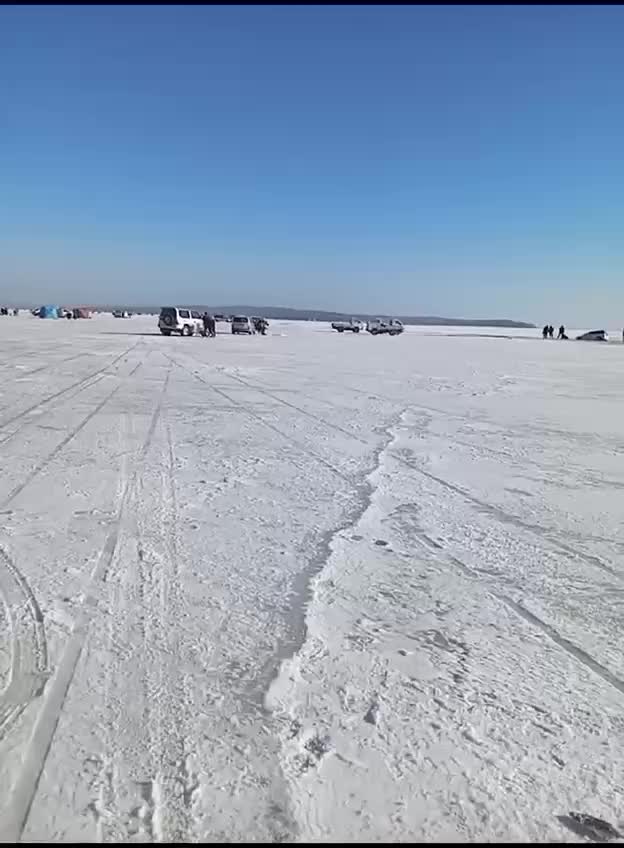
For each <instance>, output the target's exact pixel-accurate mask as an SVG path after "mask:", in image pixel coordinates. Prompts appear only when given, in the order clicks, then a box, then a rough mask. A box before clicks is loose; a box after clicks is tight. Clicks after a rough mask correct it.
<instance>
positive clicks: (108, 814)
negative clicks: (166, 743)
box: [92, 365, 171, 842]
mask: <svg viewBox="0 0 624 848" xmlns="http://www.w3.org/2000/svg"><path fill="white" fill-rule="evenodd" d="M170 374H171V366H170V365H169V368H168V370H167V374H166V376H165V379H164V381H163V384H162V386H161V390H160V393H159V396H158V401H157V403H156V406H155V407H154V409H153V411H152V415H151V418H150V423H149V426H148V429H147V432H146V434H145V438H144V440H143V443H142V445H141V448H140V449H139V451H138V452H137V455H136V464H135V468H134V471H133V473H132V475H131V476H130V478H129V479H128V481H127V483H126V488H125V492H124V500H123V506H122V508H121V509H120V513H119V521H118V534H117V543H116V544H117V546H119V544H120V537H121V536H122V535H123V531H126V534H127V535H128V536H129V537H130V539H131V548H132V551H133V554H132V555H131V556H130V557H128V558H127V559H126V560H124V568H123V570H122V571H121V574H120V575H119V576H120V577H121V580H120V581H119V582H118V583H117V584H116V585H115V586H114V588H113V590H112V591H113V592H114V596H113V601H114V605H113V615H112V616H111V617H110V627H109V633H108V641H109V651H110V654H111V656H112V658H113V659H112V661H111V662H110V663H109V665H108V668H107V675H106V682H105V691H104V701H105V715H106V716H107V718H106V719H105V722H106V728H107V731H106V737H107V744H106V749H105V753H104V758H103V759H99V760H98V764H99V771H98V775H97V776H96V778H95V786H96V787H97V795H96V798H95V799H94V801H93V802H92V809H93V810H94V812H95V817H96V828H97V832H98V836H99V838H100V841H104V842H109V841H113V842H118V841H127V840H128V839H130V838H131V837H133V836H136V835H139V836H141V837H143V838H145V839H147V840H148V841H150V842H154V841H161V839H160V833H159V830H158V826H159V822H160V819H161V817H160V815H159V804H160V793H159V786H158V782H157V776H156V769H155V765H154V763H153V762H152V757H151V752H152V751H153V748H154V746H153V725H154V720H153V716H152V708H151V700H152V697H153V696H156V697H155V698H154V700H155V702H156V703H157V699H158V692H150V678H149V675H148V673H147V668H148V665H149V663H148V659H149V660H151V664H152V666H154V665H157V662H158V660H157V659H156V658H155V657H154V656H153V648H154V644H155V642H154V641H153V640H152V639H153V637H152V630H153V626H152V622H151V621H150V620H149V618H148V617H147V613H148V602H149V600H151V597H150V596H151V592H152V591H153V590H152V588H151V584H152V582H153V581H152V573H151V571H152V569H151V567H148V565H149V566H151V563H150V564H148V563H147V562H146V561H145V552H144V545H143V542H142V539H141V534H140V532H139V517H138V504H139V503H140V492H141V489H142V479H141V473H142V470H143V468H144V467H145V464H146V462H147V458H148V455H149V452H150V449H151V446H152V442H153V440H154V436H155V434H156V428H157V425H158V421H159V419H160V416H161V413H162V408H163V403H164V399H165V394H166V391H167V387H168V384H169V378H170ZM133 630H134V631H137V633H138V636H139V639H138V642H137V640H136V639H134V638H133V636H134V634H133ZM135 644H138V647H139V649H140V654H141V662H140V663H139V665H138V669H139V678H140V688H139V691H138V693H137V692H136V691H133V690H132V688H131V686H129V685H128V681H127V678H126V677H124V674H123V667H124V664H125V663H127V662H128V661H129V659H131V657H132V651H131V650H130V652H129V653H128V647H129V646H132V645H135ZM134 672H135V669H134V668H133V673H134ZM120 687H121V688H120ZM115 689H117V690H119V691H118V692H117V693H115ZM130 694H132V695H133V698H132V704H131V708H130V709H128V708H126V709H125V710H124V706H125V703H126V702H125V698H126V697H127V696H128V695H130ZM138 712H140V719H139V721H138V722H137V721H136V715H137V713H138ZM133 721H134V722H135V724H136V727H135V732H134V734H133V740H132V745H133V747H132V749H131V750H132V751H133V752H134V755H135V759H133V760H132V761H130V762H129V763H127V762H126V761H125V760H124V757H123V753H122V750H121V748H120V733H119V727H120V726H126V727H127V726H130V724H131V723H132V722H133ZM146 734H147V737H148V740H149V741H148V743H147V744H145V745H144V744H141V743H143V742H145V735H146ZM145 752H147V754H148V763H147V767H146V768H144V769H143V771H142V772H141V774H140V775H139V774H138V771H135V772H134V775H133V776H131V777H128V776H127V773H128V771H130V772H131V773H132V772H133V770H134V769H135V767H137V766H138V767H139V768H140V767H141V765H142V764H143V761H142V760H141V757H142V756H144V755H145ZM127 780H129V781H130V786H128V783H127V782H126V781H127ZM122 781H123V784H124V791H123V792H120V785H121V783H122ZM128 789H129V790H130V791H128ZM133 792H135V793H136V797H135V798H134V801H133V802H132V803H130V797H131V796H132V794H133ZM121 797H123V798H124V799H125V801H126V804H125V806H124V803H123V802H122V801H121V800H120V798H121ZM128 804H130V808H129V809H126V807H128Z"/></svg>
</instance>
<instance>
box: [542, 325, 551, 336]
mask: <svg viewBox="0 0 624 848" xmlns="http://www.w3.org/2000/svg"><path fill="white" fill-rule="evenodd" d="M549 330H550V327H549V326H548V324H544V329H543V330H542V338H543V339H547V338H548V331H549Z"/></svg>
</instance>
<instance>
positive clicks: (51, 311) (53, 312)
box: [39, 306, 59, 318]
mask: <svg viewBox="0 0 624 848" xmlns="http://www.w3.org/2000/svg"><path fill="white" fill-rule="evenodd" d="M58 313H59V311H58V306H42V307H41V309H40V310H39V317H40V318H58Z"/></svg>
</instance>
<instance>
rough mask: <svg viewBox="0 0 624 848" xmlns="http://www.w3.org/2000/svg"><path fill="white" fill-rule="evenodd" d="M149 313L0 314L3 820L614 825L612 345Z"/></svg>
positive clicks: (262, 836)
mask: <svg viewBox="0 0 624 848" xmlns="http://www.w3.org/2000/svg"><path fill="white" fill-rule="evenodd" d="M154 325H155V320H154V319H148V318H135V319H132V320H131V321H123V322H122V321H115V320H113V319H110V318H106V317H102V316H98V317H96V318H95V319H93V320H92V321H75V322H60V321H59V322H41V321H37V320H35V319H30V318H29V317H24V318H19V319H13V318H3V319H2V320H1V324H0V348H1V349H2V354H3V356H2V366H1V367H2V371H3V385H2V392H1V393H0V447H1V449H2V456H3V473H2V476H1V478H0V513H1V516H0V517H1V519H2V534H1V536H0V592H1V593H2V601H3V604H2V605H1V606H0V785H2V787H3V792H2V795H1V797H0V836H1V837H2V838H3V839H8V840H12V841H13V840H20V839H23V840H27V841H30V840H43V841H49V840H62V841H70V840H73V841H77V840H85V841H132V842H134V841H139V842H140V841H198V840H205V841H217V840H221V839H225V840H228V841H247V840H254V841H256V840H257V841H262V840H264V841H292V840H295V841H297V840H301V841H305V840H329V839H332V840H335V839H345V840H373V841H378V840H382V839H396V840H407V839H420V840H422V839H427V840H439V839H443V838H452V839H459V840H462V841H477V840H480V839H486V840H492V841H501V840H512V839H518V840H538V839H539V840H540V841H542V840H548V839H552V840H556V841H561V840H564V839H571V840H575V839H578V840H582V839H583V838H584V837H588V836H589V837H590V838H591V837H592V836H595V834H596V833H598V832H599V833H600V834H602V836H603V837H604V838H617V834H618V833H620V832H622V825H623V824H624V811H623V807H622V790H621V788H620V784H621V781H620V779H619V774H620V771H621V769H622V765H623V764H624V750H623V749H622V734H621V732H620V731H621V729H622V724H623V720H622V719H621V714H622V705H623V703H624V701H623V699H624V662H623V660H622V638H621V598H622V592H623V590H624V585H623V584H624V566H623V565H622V550H623V545H624V539H623V538H622V533H621V526H622V514H621V512H622V507H621V506H618V492H619V491H620V490H621V488H622V487H623V486H624V454H623V451H622V447H621V444H622V442H621V428H620V424H619V422H620V420H621V409H620V406H621V401H620V399H619V394H620V390H619V382H620V381H619V375H620V373H621V367H622V357H623V356H624V347H622V346H618V345H607V346H591V345H590V346H583V345H580V344H579V345H573V344H570V345H566V344H560V345H557V344H553V345H550V344H547V345H544V344H542V343H541V341H537V340H533V339H527V338H524V339H520V338H517V339H513V338H505V339H502V338H501V339H497V338H487V339H485V338H478V337H474V338H470V337H466V336H457V337H455V338H454V337H452V336H450V337H449V336H448V335H444V336H443V335H438V336H436V335H431V330H430V328H427V334H425V333H424V332H419V331H418V330H415V329H411V328H410V329H409V330H408V331H407V332H406V333H405V334H404V336H403V337H401V338H399V339H373V338H371V337H369V336H367V335H362V334H360V335H359V336H346V335H340V336H339V335H338V334H332V333H331V332H330V331H329V330H328V328H326V327H323V326H321V325H314V324H288V323H283V324H274V325H272V327H271V328H270V330H269V335H268V336H267V337H260V336H258V337H251V338H240V337H232V336H231V335H227V334H224V333H221V334H220V335H218V336H217V338H216V339H214V340H207V339H201V338H194V339H176V338H169V339H166V338H163V337H161V336H159V335H157V334H156V333H155V326H154ZM524 334H525V335H526V331H524ZM16 341H17V344H16V343H15V342H16ZM572 813H574V816H572V815H571V814H572ZM575 816H576V817H575ZM587 816H593V817H595V818H598V819H600V820H602V821H603V822H605V824H604V827H603V830H602V831H595V827H597V825H596V824H595V823H592V819H588V818H586V817H587ZM609 827H611V828H612V829H613V830H612V831H610V830H609V829H608V828H609ZM592 828H594V830H592ZM605 834H606V835H605Z"/></svg>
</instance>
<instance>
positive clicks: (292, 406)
mask: <svg viewBox="0 0 624 848" xmlns="http://www.w3.org/2000/svg"><path fill="white" fill-rule="evenodd" d="M198 364H204V363H198ZM222 373H224V375H225V376H226V377H228V378H229V379H230V380H235V381H236V382H237V383H240V384H241V385H242V386H246V387H247V388H248V389H252V391H254V392H258V393H259V394H261V395H264V396H265V397H269V398H271V399H272V400H275V401H277V402H278V403H281V404H282V405H283V406H286V407H288V408H290V409H294V410H295V411H296V412H299V413H301V415H305V416H306V418H309V419H310V420H311V421H316V422H317V423H318V424H322V425H323V426H324V427H327V429H329V430H334V431H335V432H337V433H342V435H343V436H349V438H350V439H353V440H355V441H357V442H360V444H362V445H365V446H366V447H369V448H371V447H374V445H372V444H371V443H370V442H369V441H368V440H367V439H363V438H362V437H361V436H359V435H358V434H357V433H354V432H353V431H352V430H347V429H346V428H345V427H340V426H339V425H338V424H333V423H332V422H331V421H326V420H325V419H324V418H322V417H321V416H320V415H315V413H313V412H310V411H309V410H307V409H304V408H303V407H301V406H297V404H295V403H291V402H290V401H287V400H284V399H283V398H281V397H279V395H276V394H273V392H271V391H269V390H268V389H266V388H264V387H263V386H259V385H258V384H254V383H248V382H246V381H245V380H243V379H242V378H241V377H238V376H236V375H234V374H230V373H228V372H222ZM303 397H305V395H303Z"/></svg>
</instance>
